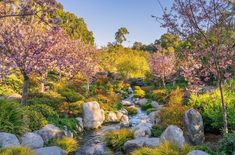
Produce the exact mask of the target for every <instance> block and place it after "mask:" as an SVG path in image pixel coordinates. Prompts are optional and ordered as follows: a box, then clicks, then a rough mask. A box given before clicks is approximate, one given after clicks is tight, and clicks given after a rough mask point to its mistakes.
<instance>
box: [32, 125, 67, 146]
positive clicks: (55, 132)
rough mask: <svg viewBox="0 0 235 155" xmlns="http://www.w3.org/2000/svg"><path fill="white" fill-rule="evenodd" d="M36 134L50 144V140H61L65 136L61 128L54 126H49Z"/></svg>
mask: <svg viewBox="0 0 235 155" xmlns="http://www.w3.org/2000/svg"><path fill="white" fill-rule="evenodd" d="M35 133H37V134H39V135H40V136H41V137H42V139H43V140H44V142H48V141H49V140H50V139H54V138H61V137H62V136H63V134H64V133H63V131H62V130H61V129H60V128H58V127H56V126H55V125H53V124H48V125H46V126H45V127H43V128H42V129H40V130H38V131H35Z"/></svg>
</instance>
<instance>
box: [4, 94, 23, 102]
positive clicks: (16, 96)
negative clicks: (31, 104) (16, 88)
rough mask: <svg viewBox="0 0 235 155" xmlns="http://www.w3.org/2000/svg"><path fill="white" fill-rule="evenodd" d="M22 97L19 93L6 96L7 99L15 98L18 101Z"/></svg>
mask: <svg viewBox="0 0 235 155" xmlns="http://www.w3.org/2000/svg"><path fill="white" fill-rule="evenodd" d="M21 98H22V96H21V95H20V94H17V93H16V94H12V95H10V96H8V97H7V99H9V100H17V101H20V100H21Z"/></svg>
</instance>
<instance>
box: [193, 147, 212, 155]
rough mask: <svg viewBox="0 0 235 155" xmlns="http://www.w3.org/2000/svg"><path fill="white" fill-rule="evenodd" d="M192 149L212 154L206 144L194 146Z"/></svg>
mask: <svg viewBox="0 0 235 155" xmlns="http://www.w3.org/2000/svg"><path fill="white" fill-rule="evenodd" d="M193 150H201V151H204V152H207V153H208V154H210V155H213V154H214V153H213V151H212V150H211V149H210V148H209V147H208V146H207V145H206V144H204V145H198V146H194V147H193Z"/></svg>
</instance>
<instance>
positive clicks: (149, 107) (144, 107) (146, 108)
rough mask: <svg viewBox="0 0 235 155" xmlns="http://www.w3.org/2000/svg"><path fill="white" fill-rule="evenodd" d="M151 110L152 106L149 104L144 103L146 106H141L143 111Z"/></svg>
mask: <svg viewBox="0 0 235 155" xmlns="http://www.w3.org/2000/svg"><path fill="white" fill-rule="evenodd" d="M152 108H153V106H152V104H151V103H146V104H144V105H142V106H141V110H145V111H146V110H148V109H152Z"/></svg>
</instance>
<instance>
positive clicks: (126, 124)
mask: <svg viewBox="0 0 235 155" xmlns="http://www.w3.org/2000/svg"><path fill="white" fill-rule="evenodd" d="M129 126H130V122H129V118H128V116H127V115H123V116H122V118H121V122H120V127H129Z"/></svg>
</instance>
